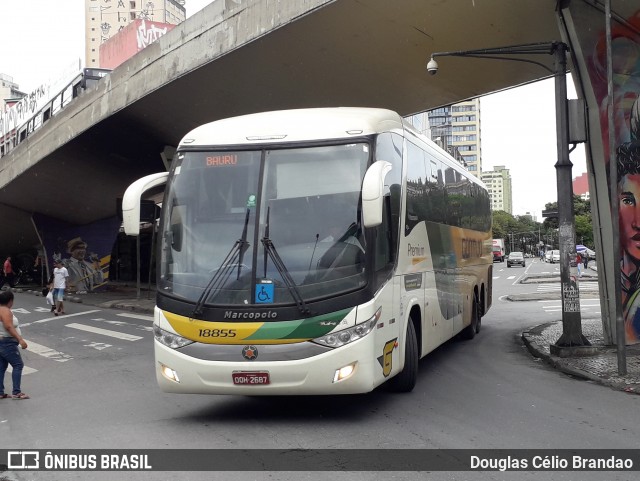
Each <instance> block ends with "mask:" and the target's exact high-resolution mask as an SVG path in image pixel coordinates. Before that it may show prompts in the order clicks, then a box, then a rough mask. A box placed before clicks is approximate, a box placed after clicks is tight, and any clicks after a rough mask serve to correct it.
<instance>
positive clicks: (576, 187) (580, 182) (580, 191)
mask: <svg viewBox="0 0 640 481" xmlns="http://www.w3.org/2000/svg"><path fill="white" fill-rule="evenodd" d="M573 194H574V195H579V196H580V197H582V198H583V199H584V200H589V177H588V175H587V173H586V172H584V173H583V174H581V175H579V176H578V177H576V178H575V179H573Z"/></svg>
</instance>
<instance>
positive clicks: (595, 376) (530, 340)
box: [507, 262, 640, 394]
mask: <svg viewBox="0 0 640 481" xmlns="http://www.w3.org/2000/svg"><path fill="white" fill-rule="evenodd" d="M589 269H590V270H591V271H593V273H592V272H589V271H587V272H585V273H584V274H583V276H582V280H597V279H598V276H597V271H598V268H597V265H596V263H595V262H593V263H591V264H590V265H589ZM558 280H559V278H558V277H557V276H556V277H554V278H550V277H548V276H547V277H546V278H545V276H532V277H530V278H529V279H526V280H525V282H524V283H525V284H526V283H530V284H535V283H543V282H558ZM580 297H581V298H582V299H598V298H599V293H598V292H584V293H583V292H581V293H580ZM507 299H508V300H509V301H513V302H518V301H531V300H558V301H560V292H559V291H558V292H556V293H535V294H520V295H518V294H516V295H510V296H507ZM582 334H583V335H584V336H585V337H586V338H587V339H588V340H589V342H590V343H591V345H592V346H594V347H596V348H597V349H596V354H594V355H589V356H584V357H583V356H576V357H568V358H561V357H558V356H555V355H553V354H551V352H550V347H549V346H550V345H551V344H554V343H555V342H556V341H557V340H558V339H559V338H560V336H561V335H562V321H554V322H549V323H546V324H541V325H538V326H534V327H531V328H529V329H528V330H526V331H524V332H523V333H522V340H523V341H524V343H525V345H526V346H527V349H528V350H529V352H530V353H531V355H533V356H534V357H536V358H539V359H543V360H544V361H546V362H547V363H548V364H550V365H551V366H553V367H554V368H555V369H557V370H559V371H561V372H564V373H566V374H569V375H572V376H576V377H579V378H581V379H587V380H589V381H593V382H596V383H599V384H604V385H606V386H610V387H612V388H614V389H620V390H623V391H625V392H628V393H635V394H640V344H638V345H633V346H626V356H625V357H626V364H627V374H626V375H624V376H620V375H619V374H618V353H617V347H616V346H610V345H606V344H605V342H604V335H603V332H602V319H601V318H599V317H598V318H591V319H584V318H583V319H582Z"/></svg>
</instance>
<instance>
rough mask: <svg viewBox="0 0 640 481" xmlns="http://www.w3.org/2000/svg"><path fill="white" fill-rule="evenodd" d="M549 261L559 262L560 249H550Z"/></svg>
mask: <svg viewBox="0 0 640 481" xmlns="http://www.w3.org/2000/svg"><path fill="white" fill-rule="evenodd" d="M549 262H551V263H552V264H555V263H556V262H560V251H559V250H552V251H551V256H550V258H549Z"/></svg>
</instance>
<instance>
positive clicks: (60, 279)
mask: <svg viewBox="0 0 640 481" xmlns="http://www.w3.org/2000/svg"><path fill="white" fill-rule="evenodd" d="M55 265H56V268H55V269H54V270H53V302H55V305H56V307H57V310H55V311H54V312H53V313H54V314H55V315H56V316H57V315H58V314H64V306H63V304H62V302H63V301H64V291H65V289H66V288H67V278H68V277H69V271H68V270H67V268H66V267H64V266H63V265H62V261H61V260H60V259H56V261H55Z"/></svg>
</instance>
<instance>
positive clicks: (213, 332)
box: [200, 329, 236, 337]
mask: <svg viewBox="0 0 640 481" xmlns="http://www.w3.org/2000/svg"><path fill="white" fill-rule="evenodd" d="M200 337H236V330H235V329H200Z"/></svg>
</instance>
